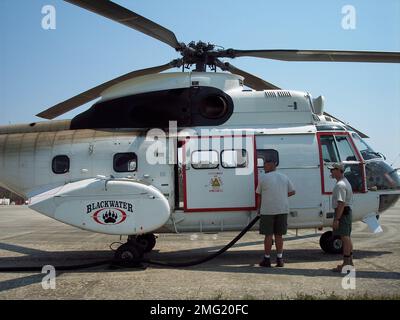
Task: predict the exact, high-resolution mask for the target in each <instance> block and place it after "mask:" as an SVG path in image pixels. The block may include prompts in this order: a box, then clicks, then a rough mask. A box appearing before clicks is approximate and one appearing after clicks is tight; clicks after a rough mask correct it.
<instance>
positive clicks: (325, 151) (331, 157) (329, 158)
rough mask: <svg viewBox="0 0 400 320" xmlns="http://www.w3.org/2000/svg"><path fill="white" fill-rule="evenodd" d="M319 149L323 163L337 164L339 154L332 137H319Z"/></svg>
mask: <svg viewBox="0 0 400 320" xmlns="http://www.w3.org/2000/svg"><path fill="white" fill-rule="evenodd" d="M321 148H322V158H323V160H324V162H339V153H338V150H337V147H336V143H335V138H334V137H333V136H321Z"/></svg>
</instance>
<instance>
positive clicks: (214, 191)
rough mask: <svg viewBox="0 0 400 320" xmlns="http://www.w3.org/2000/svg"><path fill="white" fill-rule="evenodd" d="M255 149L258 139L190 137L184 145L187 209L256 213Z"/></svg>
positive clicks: (185, 199) (250, 137)
mask: <svg viewBox="0 0 400 320" xmlns="http://www.w3.org/2000/svg"><path fill="white" fill-rule="evenodd" d="M254 150H255V140H254V136H213V137H189V138H187V140H186V141H185V144H184V146H183V155H184V158H185V159H184V161H183V162H184V165H183V189H184V190H183V193H184V210H185V211H214V210H217V211H233V210H254V209H255V205H256V203H255V188H256V181H257V177H256V175H257V170H254V168H255V167H256V165H255V157H254Z"/></svg>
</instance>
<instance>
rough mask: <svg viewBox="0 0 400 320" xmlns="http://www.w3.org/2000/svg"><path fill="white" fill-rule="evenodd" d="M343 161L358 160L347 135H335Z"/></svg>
mask: <svg viewBox="0 0 400 320" xmlns="http://www.w3.org/2000/svg"><path fill="white" fill-rule="evenodd" d="M335 139H336V144H337V147H338V149H339V156H340V160H341V161H358V160H357V157H356V155H355V153H354V150H353V148H352V147H351V145H350V143H349V140H347V136H335Z"/></svg>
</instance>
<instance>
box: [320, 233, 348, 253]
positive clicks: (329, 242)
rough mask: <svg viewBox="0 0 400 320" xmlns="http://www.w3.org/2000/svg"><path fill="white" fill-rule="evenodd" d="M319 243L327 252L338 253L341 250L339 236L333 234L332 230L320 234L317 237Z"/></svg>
mask: <svg viewBox="0 0 400 320" xmlns="http://www.w3.org/2000/svg"><path fill="white" fill-rule="evenodd" d="M319 245H320V246H321V249H322V250H324V251H325V252H327V253H334V254H338V253H342V252H343V243H342V240H341V239H340V236H334V235H333V232H332V231H327V232H325V233H323V234H322V236H321V238H320V239H319Z"/></svg>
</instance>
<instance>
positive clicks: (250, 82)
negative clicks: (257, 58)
mask: <svg viewBox="0 0 400 320" xmlns="http://www.w3.org/2000/svg"><path fill="white" fill-rule="evenodd" d="M215 64H216V66H217V67H219V68H220V69H222V70H226V71H229V72H231V73H234V74H238V75H240V76H242V77H244V84H245V85H246V86H248V87H250V88H252V89H254V90H257V91H261V90H280V88H279V87H277V86H275V85H273V84H272V83H269V82H267V81H265V80H263V79H261V78H258V77H256V76H255V75H253V74H251V73H248V72H246V71H243V70H240V69H238V68H236V67H235V66H233V65H232V64H230V63H228V62H222V61H221V60H219V59H215Z"/></svg>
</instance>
